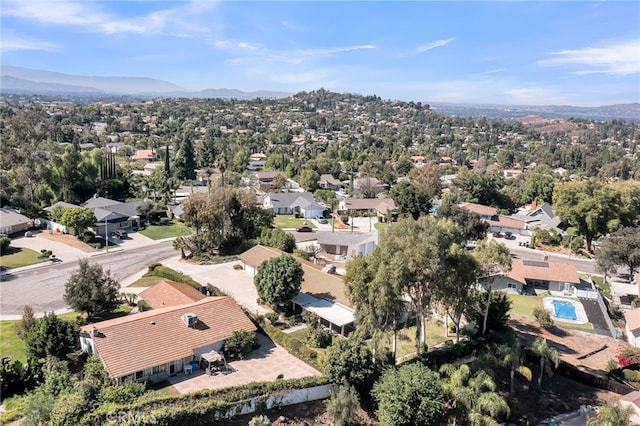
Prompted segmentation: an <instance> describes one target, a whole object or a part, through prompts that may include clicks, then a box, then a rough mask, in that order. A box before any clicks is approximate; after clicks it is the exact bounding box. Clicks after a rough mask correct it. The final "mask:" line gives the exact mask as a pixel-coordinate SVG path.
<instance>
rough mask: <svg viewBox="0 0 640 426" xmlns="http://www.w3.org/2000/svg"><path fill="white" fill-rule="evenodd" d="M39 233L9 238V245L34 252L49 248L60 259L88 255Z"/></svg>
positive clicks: (65, 259)
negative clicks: (43, 236)
mask: <svg viewBox="0 0 640 426" xmlns="http://www.w3.org/2000/svg"><path fill="white" fill-rule="evenodd" d="M42 232H45V231H42ZM39 234H40V233H34V234H33V237H29V238H27V237H17V238H12V239H11V245H12V246H13V247H20V248H28V249H31V250H33V251H36V252H40V250H42V249H45V250H51V251H52V252H53V254H54V255H55V256H56V257H57V258H58V259H60V260H63V261H73V260H78V259H84V258H86V257H87V256H88V254H87V253H85V252H83V251H82V250H80V249H77V248H75V247H71V246H69V245H67V244H64V243H61V242H59V241H54V240H50V239H47V238H42V237H41V236H40V235H39Z"/></svg>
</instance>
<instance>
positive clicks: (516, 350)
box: [500, 340, 532, 399]
mask: <svg viewBox="0 0 640 426" xmlns="http://www.w3.org/2000/svg"><path fill="white" fill-rule="evenodd" d="M500 353H501V354H502V363H503V364H504V365H506V366H507V367H509V399H511V398H513V396H514V395H515V376H516V373H519V374H521V375H522V376H523V377H524V378H526V379H527V380H528V381H531V378H532V373H531V369H530V368H529V367H527V366H526V365H524V361H525V353H524V350H523V348H522V346H521V345H520V342H518V341H517V340H516V341H515V342H513V344H512V345H511V346H507V345H504V346H502V347H501V348H500Z"/></svg>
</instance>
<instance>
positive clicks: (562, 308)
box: [551, 300, 578, 321]
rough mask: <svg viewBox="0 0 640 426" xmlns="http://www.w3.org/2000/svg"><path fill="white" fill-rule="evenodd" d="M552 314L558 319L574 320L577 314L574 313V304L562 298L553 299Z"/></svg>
mask: <svg viewBox="0 0 640 426" xmlns="http://www.w3.org/2000/svg"><path fill="white" fill-rule="evenodd" d="M551 304H552V305H553V316H554V317H556V318H560V319H567V320H572V321H575V320H576V319H577V318H578V316H577V315H576V306H575V305H574V304H573V303H571V302H567V301H564V300H553V301H552V302H551Z"/></svg>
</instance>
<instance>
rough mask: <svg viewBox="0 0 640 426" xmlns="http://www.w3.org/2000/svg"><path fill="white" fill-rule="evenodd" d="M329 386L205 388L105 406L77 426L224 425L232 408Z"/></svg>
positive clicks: (313, 382) (302, 382)
mask: <svg viewBox="0 0 640 426" xmlns="http://www.w3.org/2000/svg"><path fill="white" fill-rule="evenodd" d="M327 383H329V381H328V380H327V378H326V377H322V376H321V377H304V378H301V379H288V380H277V381H275V382H261V383H250V384H247V385H244V386H237V387H233V388H222V389H205V390H202V391H199V392H194V393H191V394H185V395H178V396H163V397H158V398H154V399H152V400H144V399H142V400H139V401H138V402H134V403H130V404H122V405H115V404H104V405H102V406H100V407H99V408H98V409H97V410H95V411H93V412H92V413H89V414H87V415H85V416H84V417H83V418H82V420H81V421H80V422H79V425H94V424H110V423H113V424H118V425H130V426H141V425H147V424H155V425H196V426H197V425H211V424H224V423H225V421H224V419H219V420H217V419H216V418H217V417H218V416H221V415H223V414H225V413H226V411H227V410H228V409H229V408H231V407H232V406H233V405H235V404H237V403H239V402H242V401H246V400H249V399H251V398H255V397H260V398H263V400H266V399H267V398H268V397H269V396H272V395H274V394H277V393H283V392H287V391H290V390H294V389H304V388H309V387H314V386H321V385H325V384H327Z"/></svg>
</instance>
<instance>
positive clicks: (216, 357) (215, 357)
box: [202, 351, 224, 363]
mask: <svg viewBox="0 0 640 426" xmlns="http://www.w3.org/2000/svg"><path fill="white" fill-rule="evenodd" d="M202 358H204V359H206V360H207V361H209V363H214V362H218V361H222V360H224V357H223V356H222V355H220V354H219V353H218V352H216V351H211V352H207V353H205V354H202Z"/></svg>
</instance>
